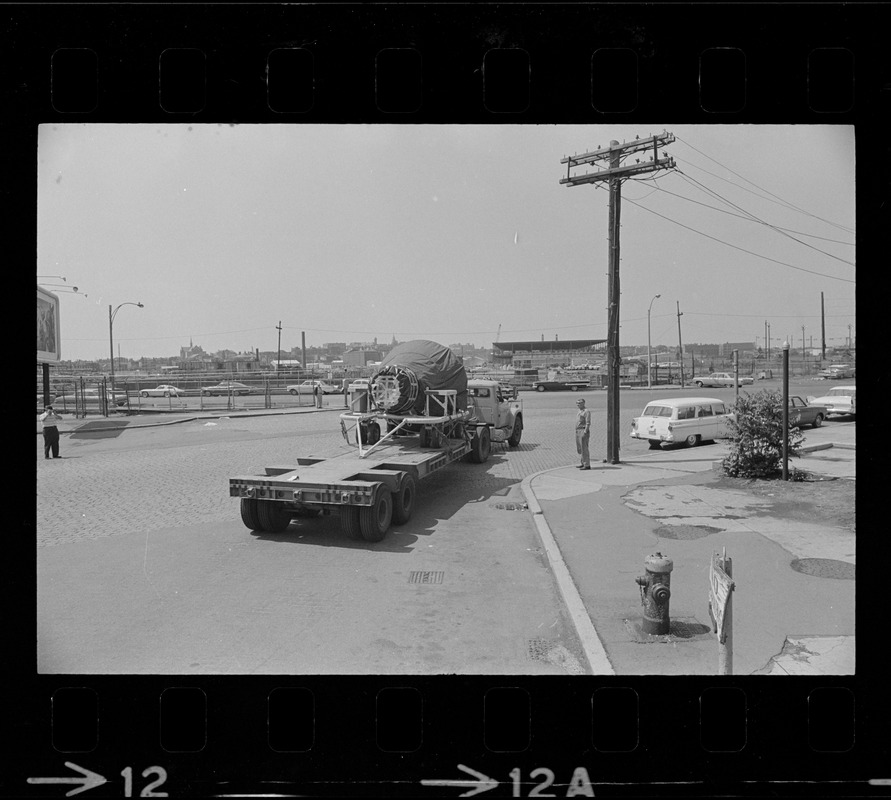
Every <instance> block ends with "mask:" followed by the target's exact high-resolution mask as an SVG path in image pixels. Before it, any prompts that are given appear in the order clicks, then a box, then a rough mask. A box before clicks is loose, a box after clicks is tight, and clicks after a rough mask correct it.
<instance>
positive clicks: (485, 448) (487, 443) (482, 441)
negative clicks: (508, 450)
mask: <svg viewBox="0 0 891 800" xmlns="http://www.w3.org/2000/svg"><path fill="white" fill-rule="evenodd" d="M491 450H492V439H491V437H490V435H489V429H488V428H486V427H482V428H477V429H476V433H475V434H474V435H473V441H472V442H471V443H470V460H471V461H472V462H473V463H474V464H483V463H484V462H486V461H487V460H488V458H489V452H490V451H491Z"/></svg>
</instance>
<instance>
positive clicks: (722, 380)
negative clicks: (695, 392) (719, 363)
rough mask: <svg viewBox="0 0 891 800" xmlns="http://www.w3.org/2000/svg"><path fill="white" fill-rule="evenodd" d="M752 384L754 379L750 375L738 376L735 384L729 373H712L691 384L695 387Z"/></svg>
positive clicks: (696, 379)
mask: <svg viewBox="0 0 891 800" xmlns="http://www.w3.org/2000/svg"><path fill="white" fill-rule="evenodd" d="M754 382H755V379H754V378H753V377H752V376H751V375H740V376H739V383H738V384H737V382H736V379H735V378H734V376H733V375H732V374H731V373H729V372H713V373H712V374H711V375H702V376H700V377H698V378H694V379H693V383H695V384H696V385H697V386H737V385H738V386H748V385H749V384H750V383H754Z"/></svg>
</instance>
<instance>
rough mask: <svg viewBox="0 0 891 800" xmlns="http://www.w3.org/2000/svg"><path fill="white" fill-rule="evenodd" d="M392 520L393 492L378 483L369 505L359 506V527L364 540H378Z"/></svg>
mask: <svg viewBox="0 0 891 800" xmlns="http://www.w3.org/2000/svg"><path fill="white" fill-rule="evenodd" d="M392 521H393V494H392V493H391V492H390V490H389V489H388V488H387V487H386V486H384V485H383V484H378V487H377V489H376V490H375V492H374V501H373V502H372V504H371V505H370V506H361V507H360V508H359V529H360V531H361V532H362V538H363V539H364V540H365V541H366V542H379V541H381V539H383V538H384V536H386V535H387V531H388V530H389V528H390V523H391V522H392Z"/></svg>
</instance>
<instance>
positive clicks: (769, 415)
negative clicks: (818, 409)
mask: <svg viewBox="0 0 891 800" xmlns="http://www.w3.org/2000/svg"><path fill="white" fill-rule="evenodd" d="M734 410H735V411H736V420H731V421H730V423H729V426H730V453H729V454H728V455H727V456H726V457H725V458H724V460H723V461H722V462H721V466H722V467H723V470H724V474H725V475H729V476H730V477H733V478H773V477H776V476H777V475H778V474H780V473H782V470H783V395H782V393H781V392H778V391H776V390H772V391H771V390H767V389H762V390H761V391H760V392H756V393H755V394H745V395H740V396H739V398H738V399H737V401H736V406H735V407H734ZM802 438H803V437H802V435H801V431H800V430H799V429H798V428H794V427H791V426H790V427H789V455H790V456H794V455H797V454H798V449H799V448H800V447H801V442H802Z"/></svg>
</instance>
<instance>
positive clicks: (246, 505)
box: [241, 497, 261, 531]
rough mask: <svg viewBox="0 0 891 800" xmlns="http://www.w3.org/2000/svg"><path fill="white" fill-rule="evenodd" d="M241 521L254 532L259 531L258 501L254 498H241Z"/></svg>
mask: <svg viewBox="0 0 891 800" xmlns="http://www.w3.org/2000/svg"><path fill="white" fill-rule="evenodd" d="M241 521H242V522H243V523H244V524H245V527H247V528H249V529H250V530H252V531H259V530H260V529H261V525H260V515H259V513H258V511H257V500H255V499H254V498H253V497H242V498H241Z"/></svg>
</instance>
